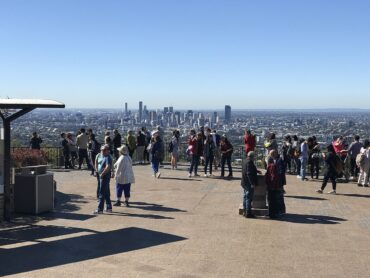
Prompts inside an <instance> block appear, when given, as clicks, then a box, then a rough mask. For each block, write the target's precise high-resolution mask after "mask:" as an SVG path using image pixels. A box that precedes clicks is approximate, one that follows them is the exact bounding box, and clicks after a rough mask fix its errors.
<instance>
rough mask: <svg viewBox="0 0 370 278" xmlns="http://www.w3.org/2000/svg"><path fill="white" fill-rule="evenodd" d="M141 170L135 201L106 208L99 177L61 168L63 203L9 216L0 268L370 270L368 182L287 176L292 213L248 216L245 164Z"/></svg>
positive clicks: (200, 273) (45, 271)
mask: <svg viewBox="0 0 370 278" xmlns="http://www.w3.org/2000/svg"><path fill="white" fill-rule="evenodd" d="M134 171H135V176H136V184H135V185H133V190H132V199H131V201H132V206H131V207H129V208H126V207H118V208H113V213H110V214H104V215H98V216H95V215H92V214H91V213H92V211H93V210H94V209H95V208H96V207H97V202H96V197H95V194H96V193H95V192H96V179H95V178H94V177H92V176H89V172H88V171H71V172H55V179H56V181H57V184H58V194H57V198H58V205H57V208H56V210H55V212H53V213H48V214H45V215H42V216H39V217H24V216H23V217H18V218H16V219H15V220H14V221H13V223H12V224H2V226H1V229H0V266H1V267H0V276H3V275H13V276H15V277H368V276H369V273H370V244H369V242H370V210H369V208H370V206H369V198H370V189H369V188H359V187H357V186H356V184H355V183H349V184H338V188H337V192H338V194H337V195H328V194H322V195H319V194H317V193H315V189H317V188H318V186H319V183H317V182H314V181H309V182H301V181H299V180H297V179H296V177H295V176H288V177H287V180H288V185H287V186H286V191H287V195H286V198H285V202H286V206H287V213H288V214H287V215H286V216H285V217H283V218H282V219H280V220H268V219H262V218H259V219H245V218H243V217H242V216H239V215H238V207H239V204H240V203H241V198H242V195H241V187H240V176H241V175H240V172H236V173H235V179H233V180H221V179H217V178H205V177H196V178H192V179H188V178H187V173H186V169H185V168H182V169H180V170H177V171H172V170H170V169H161V172H162V177H161V179H159V180H158V179H154V178H153V177H152V176H151V175H152V173H151V170H150V167H149V166H135V167H134ZM215 174H216V175H219V172H216V173H215ZM327 190H330V185H328V187H327ZM114 192H115V190H114V185H113V182H111V193H112V195H113V196H112V199H115V198H114V194H115V193H114Z"/></svg>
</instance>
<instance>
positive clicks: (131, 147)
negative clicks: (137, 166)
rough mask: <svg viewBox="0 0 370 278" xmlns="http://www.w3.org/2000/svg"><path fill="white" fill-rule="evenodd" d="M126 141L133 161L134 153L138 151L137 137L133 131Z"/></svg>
mask: <svg viewBox="0 0 370 278" xmlns="http://www.w3.org/2000/svg"><path fill="white" fill-rule="evenodd" d="M126 141H127V147H128V152H129V155H130V157H131V159H132V157H133V155H134V152H135V149H136V137H135V135H134V132H133V131H132V130H129V131H128V135H127V140H126Z"/></svg>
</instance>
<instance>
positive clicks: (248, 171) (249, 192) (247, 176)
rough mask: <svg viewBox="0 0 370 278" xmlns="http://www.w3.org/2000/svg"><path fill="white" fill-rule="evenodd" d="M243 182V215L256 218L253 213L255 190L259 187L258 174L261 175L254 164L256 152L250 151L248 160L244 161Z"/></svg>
mask: <svg viewBox="0 0 370 278" xmlns="http://www.w3.org/2000/svg"><path fill="white" fill-rule="evenodd" d="M242 165H243V166H242V180H241V186H242V188H243V209H244V213H243V215H244V216H245V217H246V218H255V217H256V216H255V215H254V214H253V213H252V202H253V197H254V188H255V187H256V186H257V174H258V173H261V172H260V171H258V170H257V167H256V165H255V164H254V152H253V151H250V152H248V154H247V159H244V160H243V164H242Z"/></svg>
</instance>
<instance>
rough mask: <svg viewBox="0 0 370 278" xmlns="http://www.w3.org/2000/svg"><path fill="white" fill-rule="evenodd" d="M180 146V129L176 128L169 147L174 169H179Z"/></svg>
mask: <svg viewBox="0 0 370 278" xmlns="http://www.w3.org/2000/svg"><path fill="white" fill-rule="evenodd" d="M179 148H180V131H178V130H174V131H173V136H172V138H171V141H170V148H169V151H170V152H171V167H172V170H175V169H177V162H178V161H179Z"/></svg>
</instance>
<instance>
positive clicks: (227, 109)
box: [225, 105, 231, 123]
mask: <svg viewBox="0 0 370 278" xmlns="http://www.w3.org/2000/svg"><path fill="white" fill-rule="evenodd" d="M229 122H231V106H230V105H225V123H229Z"/></svg>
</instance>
